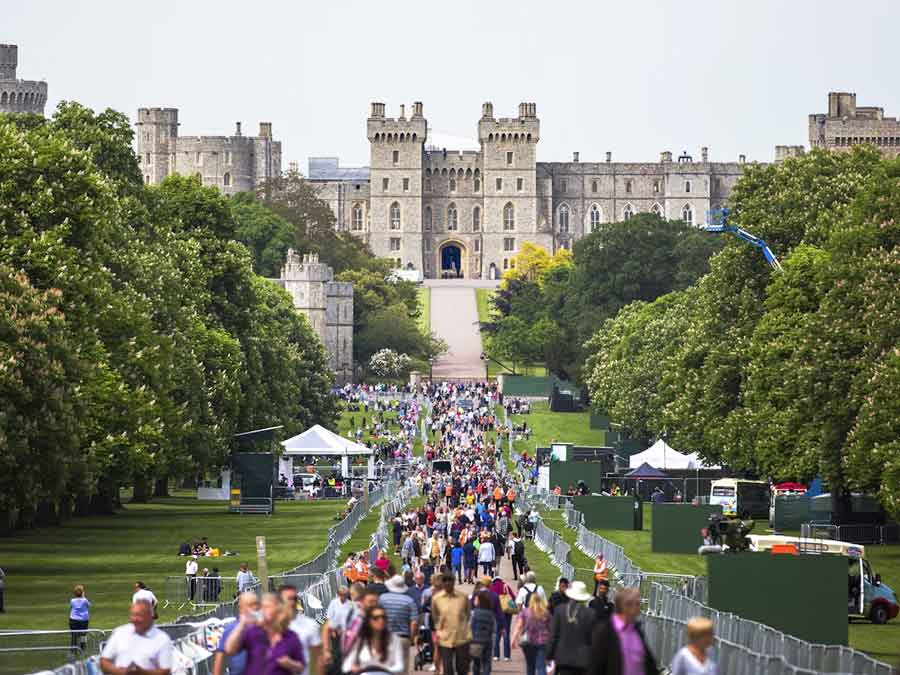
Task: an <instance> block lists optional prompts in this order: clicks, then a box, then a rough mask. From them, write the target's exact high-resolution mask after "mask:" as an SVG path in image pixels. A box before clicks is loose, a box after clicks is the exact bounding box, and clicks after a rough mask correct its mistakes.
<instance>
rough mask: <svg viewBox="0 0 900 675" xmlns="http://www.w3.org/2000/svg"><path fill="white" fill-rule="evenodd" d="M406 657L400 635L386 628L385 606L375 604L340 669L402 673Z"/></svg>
mask: <svg viewBox="0 0 900 675" xmlns="http://www.w3.org/2000/svg"><path fill="white" fill-rule="evenodd" d="M406 651H409V650H408V649H407V650H406ZM405 658H406V657H405V655H404V654H403V647H402V645H401V644H400V638H399V637H397V636H396V635H393V634H391V632H390V631H389V630H388V628H387V613H386V612H385V610H384V608H383V607H378V606H375V607H370V608H369V609H367V610H366V613H365V616H364V617H363V622H362V625H361V627H360V630H359V633H358V634H357V635H356V638H355V639H354V640H353V642H352V643H351V644H350V645H349V647H348V649H347V650H346V656H345V657H344V661H343V664H342V666H341V668H342V670H343V672H344V673H353V674H356V673H363V672H365V673H391V674H393V675H400V674H401V673H403V668H404V665H403V663H404V660H405Z"/></svg>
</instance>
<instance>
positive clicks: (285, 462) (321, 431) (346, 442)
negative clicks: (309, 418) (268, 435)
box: [279, 424, 375, 485]
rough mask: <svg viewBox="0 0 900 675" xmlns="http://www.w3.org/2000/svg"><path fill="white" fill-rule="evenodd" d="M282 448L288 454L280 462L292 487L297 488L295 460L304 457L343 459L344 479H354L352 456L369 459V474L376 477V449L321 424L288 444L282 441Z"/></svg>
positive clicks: (291, 439)
mask: <svg viewBox="0 0 900 675" xmlns="http://www.w3.org/2000/svg"><path fill="white" fill-rule="evenodd" d="M281 445H282V447H283V448H284V454H283V455H282V457H281V461H280V463H279V471H280V472H281V473H284V474H285V475H286V476H287V478H288V482H289V484H291V485H293V462H294V457H302V456H304V455H315V456H318V457H340V458H341V475H342V476H343V477H344V478H349V477H350V458H351V457H368V470H367V472H366V473H367V475H368V476H369V478H374V476H375V462H374V459H375V451H374V450H373V449H372V448H367V447H366V446H365V445H362V444H361V443H357V442H356V441H351V440H350V439H349V438H344V437H343V436H340V435H339V434H336V433H334V432H333V431H329V430H328V429H326V428H325V427H323V426H321V425H318V424H315V425H313V426H311V427H310V428H309V429H307V430H306V431H304V432H303V433H302V434H297V435H296V436H293V437H291V438H289V439H287V440H286V441H281Z"/></svg>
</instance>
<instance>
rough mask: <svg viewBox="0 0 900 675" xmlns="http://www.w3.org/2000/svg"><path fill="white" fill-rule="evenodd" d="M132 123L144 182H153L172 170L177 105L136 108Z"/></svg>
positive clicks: (176, 133)
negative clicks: (135, 129) (134, 118)
mask: <svg viewBox="0 0 900 675" xmlns="http://www.w3.org/2000/svg"><path fill="white" fill-rule="evenodd" d="M135 126H136V127H137V132H136V133H137V149H138V158H139V161H140V164H141V172H142V173H143V174H144V182H145V183H147V184H149V185H157V184H159V183H160V182H162V180H163V179H164V178H165V177H166V176H168V175H169V174H170V173H172V172H173V171H174V170H175V151H176V146H177V144H178V108H138V117H137V122H136V123H135Z"/></svg>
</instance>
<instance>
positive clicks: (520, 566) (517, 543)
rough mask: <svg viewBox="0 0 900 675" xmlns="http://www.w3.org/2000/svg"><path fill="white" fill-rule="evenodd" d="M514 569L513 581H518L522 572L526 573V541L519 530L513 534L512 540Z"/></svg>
mask: <svg viewBox="0 0 900 675" xmlns="http://www.w3.org/2000/svg"><path fill="white" fill-rule="evenodd" d="M512 569H513V581H516V580H517V579H518V578H519V575H520V574H525V542H524V541H522V537H521V535H520V534H519V533H518V532H517V533H515V534H513V540H512Z"/></svg>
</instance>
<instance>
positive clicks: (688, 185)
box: [684, 180, 691, 192]
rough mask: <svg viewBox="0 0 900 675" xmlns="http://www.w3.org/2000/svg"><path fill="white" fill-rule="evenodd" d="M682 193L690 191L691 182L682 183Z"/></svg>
mask: <svg viewBox="0 0 900 675" xmlns="http://www.w3.org/2000/svg"><path fill="white" fill-rule="evenodd" d="M684 191H685V192H690V191H691V181H689V180H686V181H684Z"/></svg>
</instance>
